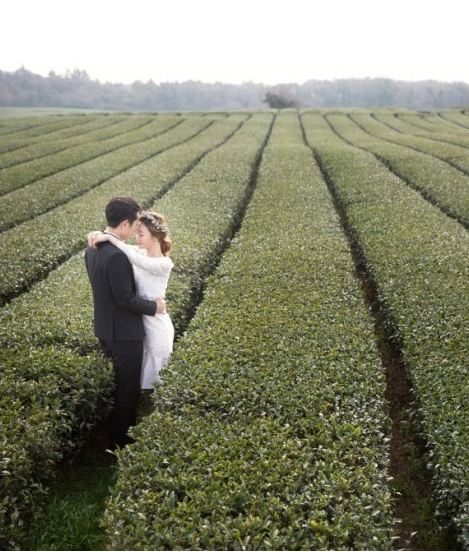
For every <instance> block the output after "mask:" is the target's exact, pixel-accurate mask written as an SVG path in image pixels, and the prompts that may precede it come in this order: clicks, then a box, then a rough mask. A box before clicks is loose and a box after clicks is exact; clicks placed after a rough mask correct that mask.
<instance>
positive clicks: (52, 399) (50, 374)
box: [0, 346, 112, 542]
mask: <svg viewBox="0 0 469 552" xmlns="http://www.w3.org/2000/svg"><path fill="white" fill-rule="evenodd" d="M0 370H1V374H2V379H1V382H0V396H1V404H2V408H1V411H0V419H1V424H0V427H1V430H0V451H1V453H0V454H1V459H0V466H1V473H2V484H1V487H0V521H1V526H2V534H3V537H4V538H6V539H9V540H10V541H12V542H14V541H15V539H16V538H18V537H19V536H21V535H22V534H23V531H24V521H25V518H27V517H28V516H29V515H31V513H32V512H34V511H35V509H36V508H39V507H40V501H38V498H39V496H40V495H41V494H43V493H44V492H46V488H45V487H44V483H45V482H46V481H47V479H48V478H50V477H51V475H52V474H53V473H54V470H55V466H56V464H57V462H58V461H59V460H60V459H62V458H63V457H64V455H65V454H67V452H68V451H70V450H73V449H74V448H75V447H78V446H79V444H80V440H81V438H82V437H83V435H85V434H86V433H87V431H88V429H89V427H90V426H91V425H92V424H94V423H95V422H96V421H97V420H99V419H101V418H103V417H105V416H106V415H107V413H108V412H109V407H110V397H109V394H110V392H111V391H112V376H111V370H110V365H109V361H107V360H105V359H103V358H102V356H101V355H100V354H97V353H90V354H88V355H86V356H81V355H78V354H76V353H74V352H73V351H72V350H69V349H64V348H61V347H53V346H51V347H44V348H33V347H29V348H25V349H9V350H4V351H3V353H2V361H1V365H0Z"/></svg>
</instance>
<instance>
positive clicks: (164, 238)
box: [139, 211, 173, 257]
mask: <svg viewBox="0 0 469 552" xmlns="http://www.w3.org/2000/svg"><path fill="white" fill-rule="evenodd" d="M139 221H140V222H141V223H142V224H144V225H145V226H146V227H147V228H148V230H149V231H150V233H151V235H152V236H155V238H157V239H158V241H159V242H160V246H161V252H162V253H163V255H164V256H165V257H167V256H168V255H169V252H170V251H171V247H172V246H173V242H172V241H171V239H170V237H169V234H170V233H169V228H168V225H167V224H166V219H165V218H164V216H163V215H161V214H160V213H155V212H154V211H143V212H142V214H141V215H140V218H139Z"/></svg>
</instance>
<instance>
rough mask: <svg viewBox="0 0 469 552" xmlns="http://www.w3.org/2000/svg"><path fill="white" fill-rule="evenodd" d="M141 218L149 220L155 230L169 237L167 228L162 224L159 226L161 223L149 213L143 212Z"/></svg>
mask: <svg viewBox="0 0 469 552" xmlns="http://www.w3.org/2000/svg"><path fill="white" fill-rule="evenodd" d="M141 216H142V217H144V218H146V219H147V220H149V221H150V222H151V224H153V226H154V227H155V228H156V229H157V230H159V231H160V232H164V233H165V234H166V235H168V236H169V228H168V227H167V226H165V225H164V224H161V222H160V221H159V220H158V219H157V218H155V217H154V216H153V215H152V214H151V213H149V212H148V211H143V212H142V215H141Z"/></svg>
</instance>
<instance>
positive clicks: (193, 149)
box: [0, 115, 247, 302]
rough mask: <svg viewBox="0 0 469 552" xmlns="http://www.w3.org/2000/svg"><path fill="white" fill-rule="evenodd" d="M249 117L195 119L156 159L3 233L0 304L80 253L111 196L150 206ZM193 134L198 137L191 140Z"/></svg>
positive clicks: (0, 242)
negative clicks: (87, 233) (88, 232)
mask: <svg viewBox="0 0 469 552" xmlns="http://www.w3.org/2000/svg"><path fill="white" fill-rule="evenodd" d="M246 118H247V116H246V115H244V116H242V115H233V116H231V117H223V118H221V119H220V120H218V121H216V122H214V123H213V124H211V123H212V121H211V120H209V121H208V122H207V121H206V120H204V118H203V117H194V118H191V119H189V120H188V121H187V123H186V124H183V125H179V126H178V127H177V128H176V129H175V130H174V131H173V132H171V133H169V135H170V137H169V138H167V140H168V142H169V143H168V144H167V146H168V147H167V149H164V151H161V150H158V151H160V153H159V155H158V156H155V157H154V158H150V159H148V160H147V161H145V162H142V163H140V164H138V165H136V166H135V167H132V168H131V169H130V170H126V171H125V172H123V173H121V174H119V175H117V176H116V177H114V178H111V179H110V180H107V181H106V182H105V183H103V184H102V185H101V186H98V187H97V188H94V189H92V190H91V191H89V192H88V193H87V194H85V195H83V196H81V197H79V198H77V199H75V200H73V201H70V202H68V203H67V204H65V205H61V206H59V207H56V208H55V209H53V210H52V211H49V212H47V213H45V214H43V215H41V216H39V217H36V218H34V219H32V220H28V221H26V222H24V223H23V224H21V225H19V226H17V227H15V228H12V229H10V230H7V231H5V232H3V233H2V234H1V235H0V246H1V249H2V257H3V260H4V262H3V264H2V266H1V267H0V275H1V278H2V280H1V287H0V300H1V301H2V302H5V301H7V300H10V299H11V298H12V297H14V296H16V295H19V294H20V293H22V292H24V291H26V290H27V289H29V288H30V287H31V285H32V284H33V283H35V282H37V281H38V280H40V279H41V278H43V277H44V276H45V275H47V274H48V273H49V272H50V271H51V270H52V269H53V268H55V267H56V266H58V265H59V264H61V263H62V262H64V261H65V260H67V259H68V258H69V257H71V256H72V255H73V254H74V253H76V252H78V251H79V250H80V249H82V248H83V247H84V244H85V240H84V235H86V232H87V231H88V228H101V227H102V226H103V218H102V213H103V212H104V208H105V206H106V204H107V202H108V201H109V199H110V198H111V197H114V196H118V195H131V196H133V197H135V198H136V199H137V200H139V201H140V202H141V203H142V204H143V205H145V206H148V204H150V203H152V202H153V201H154V199H155V198H156V197H158V196H159V195H161V194H162V193H163V192H164V191H165V189H166V188H167V187H169V186H170V185H172V184H173V183H174V182H176V181H177V180H178V179H179V178H181V177H182V176H183V175H184V174H185V173H186V172H188V171H189V170H190V169H191V168H192V166H193V165H194V164H195V163H197V161H198V160H199V159H200V158H201V157H203V156H204V155H205V154H206V153H207V152H208V151H210V150H211V149H213V148H215V147H217V146H218V145H220V144H221V143H222V142H223V141H225V140H226V139H227V137H228V136H230V135H231V134H232V133H234V132H235V130H236V129H237V128H238V127H239V126H240V125H241V124H242V122H243V120H244V119H246ZM206 127H208V128H206ZM205 128H206V130H205V132H202V130H203V129H205ZM201 132H202V133H201ZM195 135H196V136H197V138H196V139H195V140H194V139H192V140H191V138H194V136H195ZM164 136H166V137H168V134H165V135H164ZM120 155H121V156H122V158H123V159H125V158H126V156H127V153H126V152H125V150H122V151H121V152H120ZM97 206H101V207H98V208H97Z"/></svg>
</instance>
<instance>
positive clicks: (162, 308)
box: [156, 297, 166, 314]
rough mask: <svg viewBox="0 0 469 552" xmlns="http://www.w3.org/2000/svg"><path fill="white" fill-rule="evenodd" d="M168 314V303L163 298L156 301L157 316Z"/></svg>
mask: <svg viewBox="0 0 469 552" xmlns="http://www.w3.org/2000/svg"><path fill="white" fill-rule="evenodd" d="M165 313H166V301H165V300H164V299H163V297H157V299H156V314H165Z"/></svg>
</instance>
